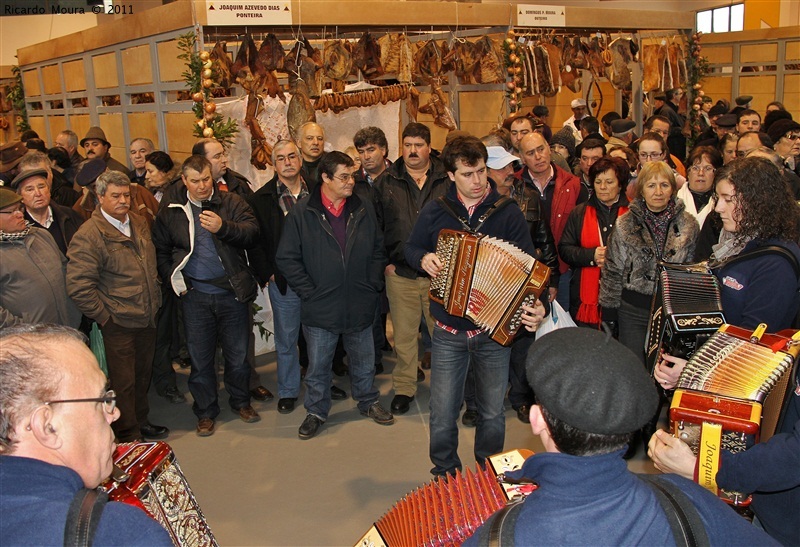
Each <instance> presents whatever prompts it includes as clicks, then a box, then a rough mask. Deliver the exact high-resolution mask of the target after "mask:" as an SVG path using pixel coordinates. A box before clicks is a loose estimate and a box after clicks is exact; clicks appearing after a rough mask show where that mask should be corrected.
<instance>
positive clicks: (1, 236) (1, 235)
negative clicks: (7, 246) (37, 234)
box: [0, 220, 32, 241]
mask: <svg viewBox="0 0 800 547" xmlns="http://www.w3.org/2000/svg"><path fill="white" fill-rule="evenodd" d="M31 226H32V224H31V223H30V221H28V220H26V221H25V229H24V230H22V231H21V232H13V233H8V232H4V231H2V230H0V241H19V240H21V239H25V236H26V235H28V233H29V232H30V231H31Z"/></svg>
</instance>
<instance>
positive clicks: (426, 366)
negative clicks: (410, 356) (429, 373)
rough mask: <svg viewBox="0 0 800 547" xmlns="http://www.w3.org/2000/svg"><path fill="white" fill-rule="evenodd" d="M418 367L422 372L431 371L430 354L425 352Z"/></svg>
mask: <svg viewBox="0 0 800 547" xmlns="http://www.w3.org/2000/svg"><path fill="white" fill-rule="evenodd" d="M420 365H421V366H422V370H430V369H431V352H429V351H426V352H425V354H424V355H423V356H422V361H420Z"/></svg>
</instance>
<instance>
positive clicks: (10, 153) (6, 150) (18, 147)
mask: <svg viewBox="0 0 800 547" xmlns="http://www.w3.org/2000/svg"><path fill="white" fill-rule="evenodd" d="M27 153H28V147H27V146H25V144H24V143H23V142H22V141H11V142H7V143H5V144H4V145H2V146H0V172H3V173H5V172H6V171H10V170H12V169H13V168H14V167H16V166H17V164H18V163H19V162H21V161H22V157H23V156H24V155H25V154H27Z"/></svg>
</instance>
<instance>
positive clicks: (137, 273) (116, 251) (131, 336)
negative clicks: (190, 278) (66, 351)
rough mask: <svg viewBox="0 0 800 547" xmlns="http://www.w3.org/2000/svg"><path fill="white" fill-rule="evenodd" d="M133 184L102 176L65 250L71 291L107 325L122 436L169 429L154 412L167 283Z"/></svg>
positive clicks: (162, 433) (113, 174)
mask: <svg viewBox="0 0 800 547" xmlns="http://www.w3.org/2000/svg"><path fill="white" fill-rule="evenodd" d="M130 187H131V181H130V179H129V178H128V176H127V175H125V174H123V173H120V172H119V171H106V172H105V173H103V174H102V175H100V176H99V177H97V181H95V190H96V192H97V199H98V201H99V204H100V206H99V207H98V208H97V209H96V210H95V211H94V213H92V217H91V218H90V219H89V220H87V221H86V222H84V223H83V225H81V227H80V228H79V229H78V231H77V232H76V233H75V235H74V236H73V237H72V241H71V242H70V244H69V249H68V250H67V258H68V259H69V263H68V264H67V294H69V296H70V298H72V300H73V301H74V302H75V305H76V306H78V309H80V310H81V312H82V313H83V314H84V315H85V316H86V317H88V318H89V319H91V320H92V321H94V322H96V323H97V325H98V326H99V327H100V330H101V331H102V332H103V342H104V344H105V349H106V357H107V359H108V377H109V380H110V381H111V386H112V387H113V388H114V389H115V390H116V391H117V393H118V394H119V401H118V403H119V406H120V411H121V413H122V417H121V418H120V419H119V420H118V421H116V422H115V423H114V426H113V428H114V432H115V433H116V434H117V438H118V439H119V441H120V442H131V441H135V440H139V439H142V438H148V439H164V438H166V437H167V436H168V435H169V429H167V428H166V427H163V426H159V425H154V424H152V423H150V420H149V418H148V414H149V413H150V402H149V400H148V398H147V391H148V389H149V387H150V377H151V375H152V372H153V369H152V367H153V353H154V351H155V342H156V315H157V313H158V309H159V308H160V307H161V287H160V283H159V280H158V272H157V270H156V251H155V248H154V247H153V241H152V239H151V237H150V227H149V226H148V225H147V222H146V221H145V220H144V218H142V217H141V216H139V215H137V214H135V213H133V212H132V211H131V210H130V209H131V189H130Z"/></svg>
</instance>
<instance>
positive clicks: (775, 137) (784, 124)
mask: <svg viewBox="0 0 800 547" xmlns="http://www.w3.org/2000/svg"><path fill="white" fill-rule="evenodd" d="M790 131H800V123H797V122H796V121H794V120H778V121H777V122H775V123H773V124H772V125H770V126H769V130H768V131H767V135H769V138H770V139H772V142H778V141H779V140H781V139H782V138H783V136H784V135H786V133H789V132H790Z"/></svg>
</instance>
